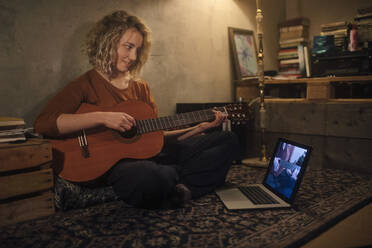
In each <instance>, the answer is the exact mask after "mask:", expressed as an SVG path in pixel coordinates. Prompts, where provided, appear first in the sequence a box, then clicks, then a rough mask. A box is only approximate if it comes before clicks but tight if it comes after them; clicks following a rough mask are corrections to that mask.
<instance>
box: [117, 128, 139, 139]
mask: <svg viewBox="0 0 372 248" xmlns="http://www.w3.org/2000/svg"><path fill="white" fill-rule="evenodd" d="M119 133H120V135H121V136H122V137H123V138H127V139H130V138H133V137H134V136H136V135H137V127H133V128H132V129H131V130H128V131H125V132H119Z"/></svg>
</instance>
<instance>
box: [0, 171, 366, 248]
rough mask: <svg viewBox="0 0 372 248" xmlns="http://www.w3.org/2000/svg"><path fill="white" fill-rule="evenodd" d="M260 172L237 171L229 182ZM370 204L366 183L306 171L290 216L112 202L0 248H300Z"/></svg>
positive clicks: (25, 226)
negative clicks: (142, 207)
mask: <svg viewBox="0 0 372 248" xmlns="http://www.w3.org/2000/svg"><path fill="white" fill-rule="evenodd" d="M264 172H265V170H263V169H259V168H250V167H246V166H238V165H234V166H233V168H232V169H231V171H230V173H229V176H228V181H230V182H232V183H238V184H241V185H244V184H247V183H256V182H260V181H261V180H262V178H263V176H264ZM371 200H372V181H371V180H370V179H369V176H366V175H359V174H355V173H351V172H346V171H340V170H331V169H326V170H322V171H320V170H311V169H309V170H308V171H307V172H306V174H305V177H304V180H303V184H302V186H301V188H300V191H299V193H298V195H297V199H296V201H295V206H294V208H292V209H280V210H239V211H227V210H226V208H225V207H224V206H223V204H222V203H221V202H220V201H219V199H218V197H217V196H216V195H215V194H210V195H207V196H205V197H203V198H201V199H198V200H194V201H192V202H191V203H190V204H188V205H187V206H185V207H184V208H182V209H175V210H156V211H155V210H144V209H136V208H132V207H130V206H128V205H126V204H124V203H122V202H120V201H113V202H109V203H105V204H100V205H96V206H93V207H89V208H85V209H75V210H70V211H67V212H62V211H60V212H57V213H56V214H54V215H52V216H49V217H45V218H42V219H37V220H32V221H28V222H23V223H18V224H14V225H10V226H6V227H2V228H1V229H0V241H1V243H0V247H8V248H11V247H18V248H19V247H43V248H44V247H53V248H57V247H198V248H200V247H298V246H300V245H302V244H304V243H306V242H307V241H309V240H311V239H312V238H314V237H316V236H317V235H319V234H320V233H321V232H323V231H325V230H327V229H328V228H330V227H332V226H333V225H334V224H336V223H337V222H338V221H340V220H342V219H344V218H345V217H347V216H348V215H350V214H351V213H353V212H355V211H357V210H358V209H360V208H361V207H363V206H365V205H366V204H368V203H370V202H371Z"/></svg>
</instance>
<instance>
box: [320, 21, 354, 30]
mask: <svg viewBox="0 0 372 248" xmlns="http://www.w3.org/2000/svg"><path fill="white" fill-rule="evenodd" d="M348 25H349V23H348V22H347V21H339V22H330V23H325V24H321V25H320V29H321V30H324V29H337V28H339V27H347V26H348Z"/></svg>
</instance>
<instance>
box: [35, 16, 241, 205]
mask: <svg viewBox="0 0 372 248" xmlns="http://www.w3.org/2000/svg"><path fill="white" fill-rule="evenodd" d="M150 46H151V40H150V32H149V29H148V28H147V27H146V26H145V24H144V23H143V22H142V21H141V20H140V19H139V18H137V17H135V16H131V15H129V14H128V13H127V12H125V11H116V12H114V13H112V14H110V15H107V16H105V17H104V18H103V19H102V20H100V21H99V22H97V24H96V25H95V26H94V28H93V29H92V30H91V31H90V32H89V33H88V35H87V41H86V53H87V55H88V58H89V62H90V63H91V64H92V66H93V67H94V69H92V70H90V71H88V72H86V73H85V74H83V75H82V76H80V77H79V78H77V79H76V80H74V81H72V82H71V83H69V84H68V85H67V86H66V87H65V88H64V89H63V90H62V91H61V92H60V93H58V94H57V95H56V96H55V97H54V98H53V99H52V100H51V101H50V102H49V103H48V104H47V106H46V107H45V108H44V110H43V111H42V113H41V114H40V115H39V116H38V118H37V119H36V121H35V124H34V126H35V130H36V132H38V133H40V134H43V135H45V136H46V137H50V138H58V137H61V136H62V137H63V136H64V135H68V134H71V133H74V132H76V131H80V130H82V129H89V128H95V127H100V126H104V127H107V128H111V129H114V130H117V131H120V132H124V131H128V130H131V129H132V128H133V127H134V126H136V121H135V119H134V118H133V117H132V116H131V115H129V114H127V113H124V112H100V111H96V112H89V113H83V114H78V113H76V111H77V110H78V109H79V107H80V105H81V104H82V103H89V104H93V105H97V106H115V105H116V104H119V103H121V102H123V101H129V100H140V101H143V102H145V103H147V104H148V105H150V106H151V108H152V109H153V110H154V112H155V113H157V107H156V104H155V102H154V98H153V96H152V94H151V92H150V89H149V86H148V84H147V83H146V82H145V81H144V80H142V79H139V78H138V73H139V72H140V70H141V68H142V66H143V65H144V64H145V62H146V60H147V58H148V55H149V50H150ZM225 119H226V115H225V114H223V113H221V112H219V111H215V120H214V121H212V122H204V123H200V124H198V125H196V126H194V127H190V128H186V129H182V130H173V131H164V137H165V146H164V149H163V151H162V152H161V153H160V154H159V155H157V156H155V157H154V158H152V159H148V160H135V159H122V160H120V161H119V162H118V163H116V164H115V165H113V167H112V168H111V169H110V170H109V171H108V172H107V173H106V174H105V175H104V176H102V178H100V179H102V180H97V181H104V182H105V184H107V185H111V186H113V189H114V191H115V193H116V194H117V195H118V196H119V197H120V198H121V199H122V200H124V201H125V202H126V203H128V204H131V205H133V206H137V207H146V208H153V207H162V206H174V205H176V206H180V205H182V204H183V203H184V202H187V201H188V200H190V199H191V198H196V197H200V196H202V195H204V194H206V193H209V192H211V191H213V190H214V189H215V188H216V187H217V186H219V185H221V184H223V183H224V181H225V177H226V174H227V172H228V170H229V168H230V166H231V162H232V160H233V154H234V151H237V150H238V149H237V148H236V146H237V138H236V137H235V136H234V134H232V133H231V132H210V133H208V134H206V135H200V134H201V133H203V132H204V131H206V130H208V129H209V130H210V129H211V128H213V127H216V126H219V125H220V124H221V123H222V122H223V121H225Z"/></svg>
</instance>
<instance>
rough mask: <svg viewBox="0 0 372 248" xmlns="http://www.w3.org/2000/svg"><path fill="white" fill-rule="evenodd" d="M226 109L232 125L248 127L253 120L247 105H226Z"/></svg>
mask: <svg viewBox="0 0 372 248" xmlns="http://www.w3.org/2000/svg"><path fill="white" fill-rule="evenodd" d="M225 109H226V110H227V113H228V115H229V116H228V118H229V120H230V121H231V124H232V125H246V124H247V123H248V121H249V120H250V119H251V113H250V109H249V107H248V104H247V103H244V102H241V103H231V104H228V105H226V106H225Z"/></svg>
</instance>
